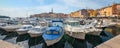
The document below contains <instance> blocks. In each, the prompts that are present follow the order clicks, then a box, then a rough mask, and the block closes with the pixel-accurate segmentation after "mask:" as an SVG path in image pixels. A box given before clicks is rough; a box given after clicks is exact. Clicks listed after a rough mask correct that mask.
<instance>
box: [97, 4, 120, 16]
mask: <svg viewBox="0 0 120 48" xmlns="http://www.w3.org/2000/svg"><path fill="white" fill-rule="evenodd" d="M119 12H120V4H113V5H111V6H107V7H103V8H101V9H100V10H99V13H100V16H101V17H115V16H119Z"/></svg>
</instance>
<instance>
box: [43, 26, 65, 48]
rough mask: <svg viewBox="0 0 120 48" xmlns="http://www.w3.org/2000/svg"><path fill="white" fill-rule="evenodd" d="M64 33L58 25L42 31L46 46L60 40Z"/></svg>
mask: <svg viewBox="0 0 120 48" xmlns="http://www.w3.org/2000/svg"><path fill="white" fill-rule="evenodd" d="M63 35H64V30H63V29H62V27H60V26H52V27H48V28H47V29H46V31H45V32H44V33H43V36H42V37H43V38H44V40H45V42H46V44H47V46H51V45H53V44H55V43H57V42H58V41H60V40H61V38H62V36H63Z"/></svg>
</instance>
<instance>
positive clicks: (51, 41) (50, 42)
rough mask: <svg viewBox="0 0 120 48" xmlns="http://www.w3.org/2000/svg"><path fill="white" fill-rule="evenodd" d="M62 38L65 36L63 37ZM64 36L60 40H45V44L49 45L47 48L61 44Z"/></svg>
mask: <svg viewBox="0 0 120 48" xmlns="http://www.w3.org/2000/svg"><path fill="white" fill-rule="evenodd" d="M62 36H63V35H62ZM62 36H61V37H59V38H57V39H55V40H45V43H46V44H47V46H51V45H53V44H55V43H57V42H59V41H60V40H61V38H62Z"/></svg>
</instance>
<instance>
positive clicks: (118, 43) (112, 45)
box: [95, 35, 120, 48]
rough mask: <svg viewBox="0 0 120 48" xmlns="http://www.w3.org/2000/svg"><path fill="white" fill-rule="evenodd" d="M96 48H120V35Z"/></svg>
mask: <svg viewBox="0 0 120 48" xmlns="http://www.w3.org/2000/svg"><path fill="white" fill-rule="evenodd" d="M95 48H120V35H117V36H115V37H114V38H112V39H110V40H108V41H106V42H104V43H102V44H100V45H98V46H96V47H95Z"/></svg>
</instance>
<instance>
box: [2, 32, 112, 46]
mask: <svg viewBox="0 0 120 48" xmlns="http://www.w3.org/2000/svg"><path fill="white" fill-rule="evenodd" d="M112 37H114V36H113V35H112V34H111V33H110V32H105V31H102V33H101V35H100V36H94V35H89V34H87V35H86V37H85V40H78V39H75V38H73V37H70V36H68V35H67V34H64V36H63V37H62V39H61V40H60V41H59V42H57V43H56V44H54V45H52V46H49V47H48V46H46V43H45V41H44V39H43V38H42V36H39V37H36V38H31V37H30V36H29V34H24V35H18V34H17V33H16V32H11V33H8V32H5V31H3V30H0V40H4V41H7V42H10V43H13V44H18V45H20V46H21V47H24V48H94V47H95V46H97V45H99V44H101V43H102V42H105V41H107V40H109V39H111V38H112Z"/></svg>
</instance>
